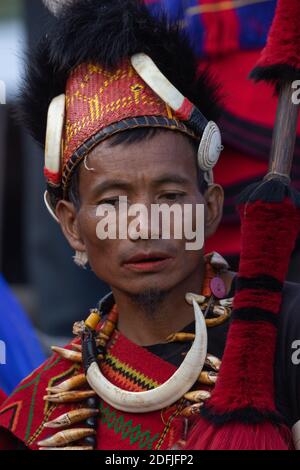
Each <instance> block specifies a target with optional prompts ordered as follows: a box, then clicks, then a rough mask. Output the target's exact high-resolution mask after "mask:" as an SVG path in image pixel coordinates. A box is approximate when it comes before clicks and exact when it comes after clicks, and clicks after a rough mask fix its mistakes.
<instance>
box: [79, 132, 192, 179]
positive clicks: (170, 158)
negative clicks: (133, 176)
mask: <svg viewBox="0 0 300 470" xmlns="http://www.w3.org/2000/svg"><path fill="white" fill-rule="evenodd" d="M194 158H195V150H194V148H193V146H192V145H191V143H190V141H189V140H188V139H187V138H186V137H185V136H183V135H181V134H179V133H177V132H161V133H157V134H155V135H154V136H152V137H151V138H146V139H143V140H141V141H137V142H132V143H128V142H124V143H121V144H118V145H112V144H111V142H110V139H107V140H106V141H104V142H102V143H101V144H99V145H98V146H97V147H95V148H94V149H93V150H92V151H91V152H90V154H89V156H88V161H89V166H90V167H94V168H95V169H97V168H99V170H103V171H106V170H107V171H108V172H109V171H117V170H118V168H119V169H120V171H124V170H125V171H129V172H134V171H136V172H139V171H142V170H143V168H149V167H151V172H153V171H154V170H157V172H158V173H161V172H165V171H166V170H165V168H169V167H172V166H174V165H176V167H178V165H180V166H183V167H185V166H186V165H187V164H188V165H190V164H191V163H193V159H194ZM192 166H194V165H192Z"/></svg>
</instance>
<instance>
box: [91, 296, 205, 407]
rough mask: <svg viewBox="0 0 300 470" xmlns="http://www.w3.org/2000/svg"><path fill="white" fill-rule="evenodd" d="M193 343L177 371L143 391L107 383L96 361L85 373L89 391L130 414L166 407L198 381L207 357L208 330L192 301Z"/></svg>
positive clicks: (198, 309) (197, 307)
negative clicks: (128, 389)
mask: <svg viewBox="0 0 300 470" xmlns="http://www.w3.org/2000/svg"><path fill="white" fill-rule="evenodd" d="M193 307H194V313H195V340H194V342H193V344H192V346H191V348H190V350H189V352H188V353H187V355H186V357H185V359H184V360H183V362H182V364H181V365H180V367H179V368H178V369H177V371H176V372H175V373H174V374H173V375H172V377H170V378H169V379H168V380H167V381H166V382H165V383H164V384H162V385H160V386H158V387H156V388H154V389H153V390H147V391H145V392H128V391H126V390H123V389H121V388H119V387H116V386H115V385H113V384H112V383H110V382H109V381H108V380H107V379H106V377H104V375H103V374H102V372H101V371H100V369H99V366H98V364H97V363H96V362H93V363H92V364H91V365H90V367H89V368H88V370H87V374H86V378H87V381H88V383H89V385H90V386H91V388H92V389H93V390H94V391H95V392H96V393H97V395H98V396H99V397H101V398H102V399H103V400H104V401H106V403H108V404H109V405H111V406H113V407H114V408H116V409H117V410H121V411H125V412H129V413H147V412H152V411H156V410H161V409H162V408H165V407H168V406H170V405H172V404H173V403H175V402H176V401H177V400H179V399H180V398H181V397H182V396H183V395H184V394H185V393H187V392H188V391H189V390H190V388H191V387H192V386H193V385H194V383H195V382H196V381H197V379H198V377H199V375H200V373H201V371H202V368H203V366H204V362H205V358H206V354H207V330H206V324H205V319H204V317H203V313H202V311H201V309H200V307H199V305H198V304H197V302H195V300H193Z"/></svg>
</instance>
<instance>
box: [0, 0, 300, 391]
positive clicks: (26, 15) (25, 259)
mask: <svg viewBox="0 0 300 470" xmlns="http://www.w3.org/2000/svg"><path fill="white" fill-rule="evenodd" d="M145 2H146V3H147V4H148V6H149V8H150V9H151V11H152V12H153V14H154V15H157V14H159V12H160V11H161V10H162V9H164V11H166V13H167V14H168V16H169V18H170V19H171V20H175V19H177V18H179V19H180V24H181V27H182V28H183V29H184V30H185V31H186V32H187V33H188V35H189V36H190V39H191V41H192V44H193V47H194V50H195V52H196V54H197V57H198V58H199V68H202V67H207V66H209V67H210V70H211V74H212V76H213V77H214V78H215V79H216V80H217V81H218V82H219V83H220V85H221V95H222V108H223V112H222V116H221V119H220V122H219V125H220V127H221V131H222V134H223V141H224V145H225V150H224V152H223V154H222V158H221V161H220V163H219V164H218V166H217V168H216V172H215V177H216V181H217V182H218V183H220V184H222V185H223V186H224V189H225V196H226V201H225V208H224V217H223V221H222V224H221V227H220V229H219V230H218V233H217V234H216V235H215V236H214V237H213V238H212V239H210V240H209V241H208V243H207V247H206V249H207V251H212V250H215V251H219V252H220V253H221V254H222V255H223V256H225V257H226V258H227V259H228V261H229V263H230V264H231V267H232V269H233V270H237V269H238V259H239V251H240V233H239V218H238V215H237V212H236V208H235V198H236V196H237V195H238V193H239V192H240V190H241V189H242V188H244V187H245V186H246V185H248V184H249V183H250V182H254V181H257V180H259V179H261V178H262V176H263V175H264V174H265V173H266V172H267V167H268V163H267V162H268V155H269V150H270V146H271V138H272V127H273V123H274V119H275V111H276V98H275V97H274V96H273V91H272V89H271V88H270V87H269V86H267V85H265V84H259V85H254V84H253V83H252V82H251V81H249V80H248V79H247V77H248V74H249V72H250V71H251V69H252V68H253V67H254V65H255V63H256V61H257V59H258V56H259V53H260V51H261V49H262V48H263V46H264V45H265V42H266V38H267V33H268V30H269V27H270V24H271V21H272V18H273V15H274V10H275V6H276V0H232V1H230V2H227V1H224V0H145ZM49 22H51V15H50V14H49V13H48V11H47V10H46V9H45V8H44V6H43V4H42V0H1V2H0V102H1V104H0V276H1V277H0V340H2V341H5V344H6V345H7V354H6V355H7V357H9V354H11V357H14V361H15V366H14V367H12V364H9V363H7V365H0V388H3V389H4V390H5V391H6V392H9V391H10V390H11V389H12V388H13V387H14V386H15V384H16V383H17V382H18V381H19V380H20V379H22V378H23V377H24V376H25V375H26V374H27V373H29V372H30V370H32V368H34V367H36V366H37V365H38V364H39V363H40V362H41V361H42V360H43V359H44V357H45V355H47V353H48V350H49V349H48V348H49V345H50V344H54V343H55V344H63V343H66V342H67V341H68V339H69V338H70V336H71V331H72V324H73V323H74V321H76V320H79V319H82V318H84V316H85V315H86V313H87V311H88V309H89V308H90V307H92V306H94V305H95V304H96V303H97V301H98V300H99V299H100V298H101V297H102V296H103V295H104V294H105V293H106V292H107V291H108V287H107V286H106V285H104V284H103V283H101V281H99V280H97V279H96V278H95V276H94V275H93V273H91V272H90V271H89V270H86V271H83V270H80V269H79V268H78V267H76V266H75V264H74V263H73V260H72V256H73V253H72V251H71V250H70V248H69V247H68V245H67V243H66V241H65V239H64V237H63V236H62V234H61V232H60V229H59V226H57V225H56V223H55V222H54V221H52V219H51V218H50V216H49V215H48V213H47V211H46V209H45V208H44V203H43V192H44V190H45V184H44V179H43V152H42V149H40V148H39V147H38V146H37V145H36V144H35V143H34V142H33V141H32V139H31V138H30V137H29V136H28V134H27V133H26V131H25V130H24V129H22V128H21V127H20V126H19V125H18V123H17V120H16V113H17V112H16V111H15V104H16V99H17V94H18V89H19V87H20V84H21V80H22V76H23V74H24V70H25V60H26V51H30V50H32V49H33V48H34V47H35V45H36V43H37V41H38V38H39V37H40V36H41V35H43V34H45V33H46V31H47V25H48V24H49ZM178 60H180V58H179V59H178ZM4 89H5V93H4ZM298 135H299V137H298V138H297V143H296V150H295V163H294V167H293V174H292V178H293V184H294V185H295V186H296V187H297V188H298V189H300V125H299V133H298ZM289 280H293V281H296V282H300V241H299V240H298V243H297V246H296V248H295V251H294V254H293V257H292V261H291V264H290V272H289ZM24 337H25V338H26V341H24ZM13 345H14V346H16V345H18V354H17V355H14V356H12V354H14V352H13V351H10V348H12V347H13ZM0 362H1V358H0Z"/></svg>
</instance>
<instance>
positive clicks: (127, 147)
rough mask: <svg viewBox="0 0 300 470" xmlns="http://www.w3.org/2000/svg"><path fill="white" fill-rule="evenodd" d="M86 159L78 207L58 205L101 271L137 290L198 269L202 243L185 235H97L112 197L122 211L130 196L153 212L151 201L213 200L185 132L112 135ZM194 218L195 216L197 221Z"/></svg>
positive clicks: (172, 283)
mask: <svg viewBox="0 0 300 470" xmlns="http://www.w3.org/2000/svg"><path fill="white" fill-rule="evenodd" d="M87 165H88V167H89V168H90V169H91V170H90V171H88V170H87V168H86V167H85V166H84V165H81V168H80V177H79V194H80V208H79V210H78V211H77V212H76V210H75V208H74V207H72V204H71V203H67V202H65V201H63V202H62V203H60V204H59V206H58V211H57V212H58V216H59V218H60V220H61V223H62V226H63V230H64V232H65V235H66V236H67V238H68V239H69V242H70V243H71V245H72V246H73V248H74V249H75V250H79V251H80V250H82V251H83V250H85V251H86V252H87V254H88V259H89V264H90V266H91V268H92V270H93V271H94V273H95V274H96V275H97V276H98V277H99V278H101V279H102V280H104V281H105V282H107V283H108V284H109V285H110V286H111V287H112V288H115V289H118V290H120V291H122V292H127V293H128V294H131V295H136V294H140V293H143V292H145V291H148V290H150V289H159V290H160V291H169V290H171V289H173V288H175V287H176V286H177V285H178V284H180V283H181V282H183V281H184V280H186V279H187V278H188V277H189V276H192V275H193V273H195V272H196V271H197V270H199V266H200V263H201V259H202V255H203V253H202V250H198V251H191V250H189V251H187V250H186V242H187V241H188V240H186V239H185V238H182V239H174V238H172V236H171V239H162V237H161V233H160V237H159V239H147V240H145V239H141V238H138V239H132V238H130V237H127V239H125V240H124V239H106V240H100V239H99V238H98V236H97V224H98V223H99V216H97V209H98V208H99V205H103V204H110V205H111V206H112V207H114V209H115V210H116V214H117V217H118V215H119V214H118V211H119V206H118V200H119V197H120V196H126V197H127V200H128V204H129V206H130V205H132V204H143V205H144V206H145V207H147V209H148V210H149V213H151V210H150V208H151V204H168V205H172V204H174V203H176V204H179V205H180V206H182V207H183V205H184V204H192V205H193V206H194V207H195V206H196V204H205V203H206V201H205V199H204V197H203V195H202V194H201V193H200V191H199V187H198V180H197V169H196V156H195V150H194V149H193V146H192V145H191V143H190V141H189V140H188V139H187V138H186V137H185V136H183V135H181V134H179V133H176V132H172V131H163V132H159V133H156V134H155V135H154V136H153V137H151V138H150V139H146V140H143V141H141V142H137V143H131V144H128V143H124V144H120V145H117V146H110V145H109V141H105V142H103V143H101V144H100V145H98V146H97V147H96V148H95V149H94V150H93V151H92V152H91V153H90V155H89V157H88V159H87ZM218 204H219V205H220V204H222V201H221V202H220V201H219V202H218ZM207 210H208V211H209V207H208V206H206V211H207ZM219 210H221V208H219ZM195 213H196V212H195V211H193V214H195ZM172 221H173V219H172V218H171V223H172ZM128 222H130V219H129V220H128ZM143 223H144V222H143V221H142V220H141V225H142V224H143ZM195 224H196V221H195V220H193V225H194V229H195ZM149 227H150V222H149ZM140 228H142V227H141V226H140ZM143 228H144V227H143ZM173 228H174V227H172V225H171V234H172V232H173ZM209 231H210V229H209V228H206V232H209Z"/></svg>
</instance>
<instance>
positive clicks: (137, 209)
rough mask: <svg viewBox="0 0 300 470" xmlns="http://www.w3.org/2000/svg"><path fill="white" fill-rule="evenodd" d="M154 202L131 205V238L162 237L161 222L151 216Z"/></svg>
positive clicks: (129, 226)
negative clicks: (158, 222)
mask: <svg viewBox="0 0 300 470" xmlns="http://www.w3.org/2000/svg"><path fill="white" fill-rule="evenodd" d="M151 207H152V203H151V202H148V203H147V204H146V203H138V204H133V205H131V206H130V207H129V209H128V212H129V217H128V237H129V238H130V239H131V240H139V239H143V240H149V239H154V240H157V239H159V238H160V229H159V224H157V223H156V221H155V220H152V217H151Z"/></svg>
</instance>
